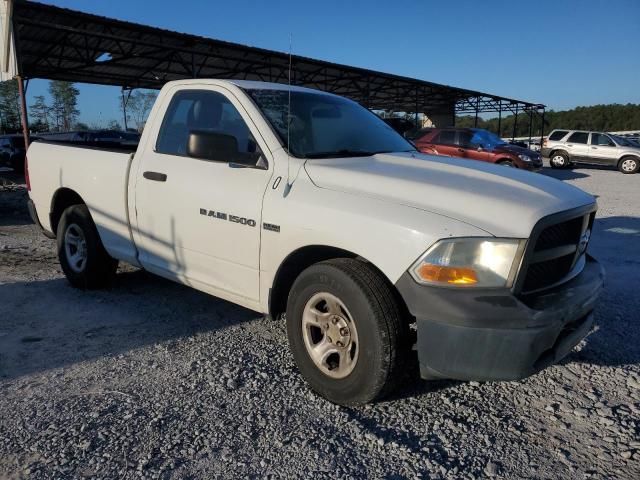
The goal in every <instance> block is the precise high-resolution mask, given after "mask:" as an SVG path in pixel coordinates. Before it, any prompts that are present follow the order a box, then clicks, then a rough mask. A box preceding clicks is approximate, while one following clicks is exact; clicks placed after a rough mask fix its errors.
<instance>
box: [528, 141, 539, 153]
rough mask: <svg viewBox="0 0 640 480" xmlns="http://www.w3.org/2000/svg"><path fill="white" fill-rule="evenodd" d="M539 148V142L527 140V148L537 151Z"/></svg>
mask: <svg viewBox="0 0 640 480" xmlns="http://www.w3.org/2000/svg"><path fill="white" fill-rule="evenodd" d="M540 149H541V147H540V142H535V141H531V142H529V150H533V151H534V152H539V151H540Z"/></svg>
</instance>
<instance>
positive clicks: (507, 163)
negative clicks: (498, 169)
mask: <svg viewBox="0 0 640 480" xmlns="http://www.w3.org/2000/svg"><path fill="white" fill-rule="evenodd" d="M498 165H502V166H503V167H511V168H517V167H516V166H515V165H514V163H513V162H512V161H511V160H500V161H499V162H498Z"/></svg>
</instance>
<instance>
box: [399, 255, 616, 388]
mask: <svg viewBox="0 0 640 480" xmlns="http://www.w3.org/2000/svg"><path fill="white" fill-rule="evenodd" d="M603 285H604V269H603V268H602V266H601V265H600V264H599V263H598V262H597V261H596V260H595V259H593V258H592V257H587V262H586V265H585V268H584V270H583V271H582V273H580V275H578V276H577V277H575V278H574V279H572V280H570V281H568V282H566V283H564V284H562V285H560V286H558V287H556V288H553V289H550V290H548V291H545V292H543V293H540V294H534V295H529V296H528V297H518V296H516V295H514V294H513V293H512V292H511V291H510V290H501V291H496V290H488V289H487V290H475V291H474V290H473V289H462V288H460V289H454V288H438V287H428V286H424V285H420V284H418V283H417V282H416V281H415V280H413V278H412V277H411V276H410V275H409V274H408V273H405V274H404V275H403V276H402V277H401V278H400V280H399V281H398V282H397V284H396V286H397V287H398V289H399V291H400V293H401V295H402V297H403V298H404V300H405V302H406V304H407V306H408V308H409V311H410V312H411V314H412V315H413V316H415V317H416V321H417V328H418V340H417V350H418V359H419V362H420V373H421V376H422V377H423V378H428V379H432V378H451V379H457V380H478V381H491V380H518V379H521V378H525V377H527V376H529V375H531V374H533V373H535V372H537V371H539V370H542V369H543V368H545V367H547V366H549V365H551V364H553V363H556V362H558V361H559V360H560V359H562V358H563V357H564V356H565V355H567V354H568V353H569V352H570V351H571V350H572V349H573V348H574V347H575V346H576V345H577V344H578V343H579V342H580V341H581V340H582V339H583V338H584V337H585V336H586V335H587V334H588V333H589V331H590V330H591V328H592V327H593V324H594V319H593V309H594V306H595V303H596V299H597V297H598V295H599V294H600V292H601V291H602V288H603Z"/></svg>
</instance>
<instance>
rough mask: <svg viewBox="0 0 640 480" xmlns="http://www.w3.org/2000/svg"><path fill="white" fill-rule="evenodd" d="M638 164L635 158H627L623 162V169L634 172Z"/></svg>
mask: <svg viewBox="0 0 640 480" xmlns="http://www.w3.org/2000/svg"><path fill="white" fill-rule="evenodd" d="M636 166H637V164H636V161H635V160H631V159H627V160H625V161H624V162H622V170H624V171H625V172H633V171H634V170H635V169H636Z"/></svg>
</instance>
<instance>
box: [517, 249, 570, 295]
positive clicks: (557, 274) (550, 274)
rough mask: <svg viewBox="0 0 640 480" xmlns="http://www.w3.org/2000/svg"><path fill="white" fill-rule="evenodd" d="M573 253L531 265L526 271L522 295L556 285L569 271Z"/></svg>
mask: <svg viewBox="0 0 640 480" xmlns="http://www.w3.org/2000/svg"><path fill="white" fill-rule="evenodd" d="M574 257H575V253H571V254H569V255H564V256H562V257H560V258H554V259H552V260H546V261H544V262H538V263H532V264H531V265H529V269H528V270H527V276H526V277H525V279H524V285H523V287H522V290H523V292H524V293H526V292H531V291H534V290H540V289H541V288H544V287H547V286H549V285H553V284H554V283H558V282H559V281H560V280H562V279H563V278H564V277H565V276H567V275H568V274H569V272H570V271H571V267H572V266H573V259H574Z"/></svg>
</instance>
